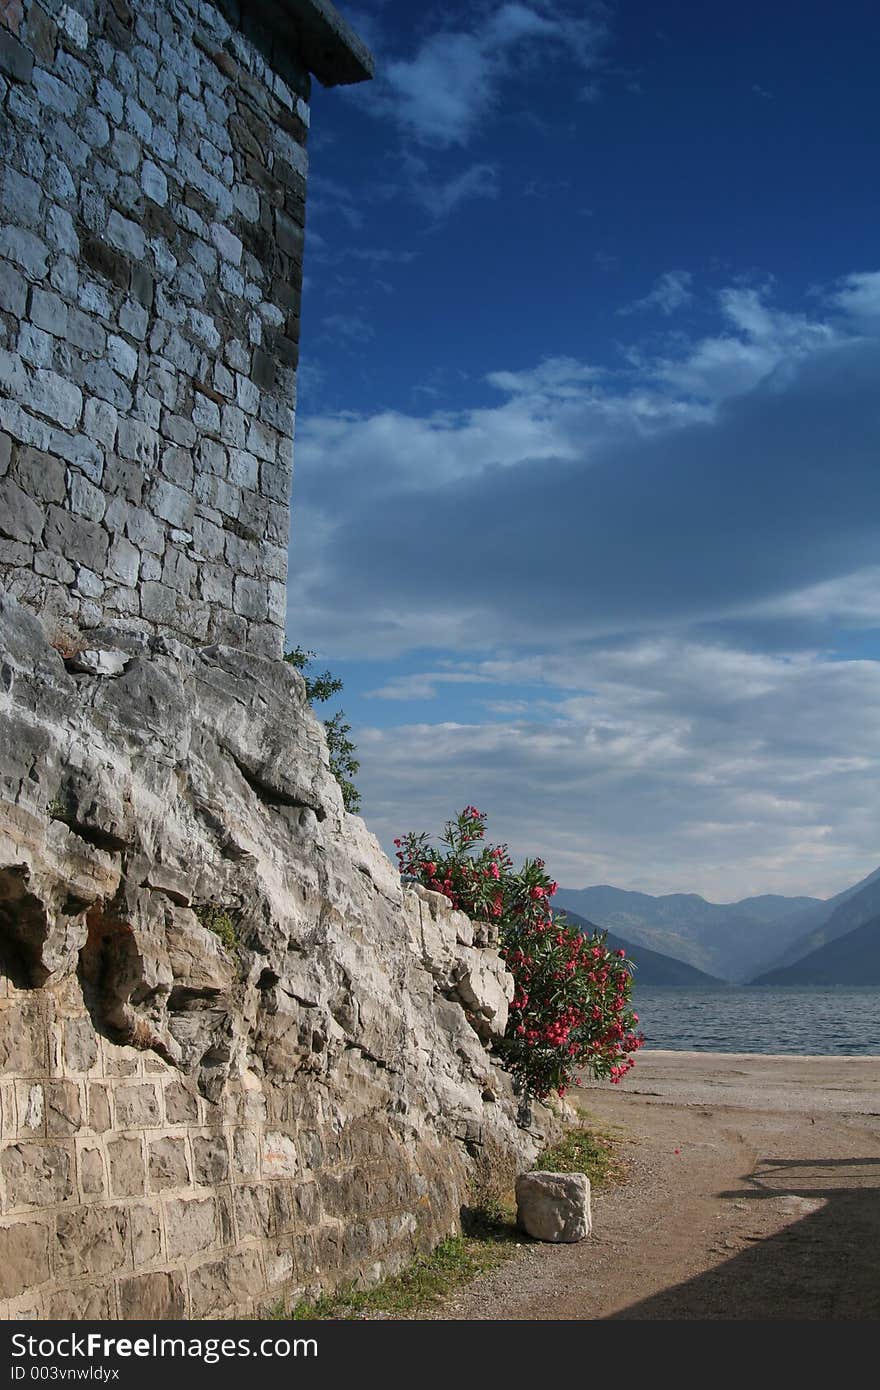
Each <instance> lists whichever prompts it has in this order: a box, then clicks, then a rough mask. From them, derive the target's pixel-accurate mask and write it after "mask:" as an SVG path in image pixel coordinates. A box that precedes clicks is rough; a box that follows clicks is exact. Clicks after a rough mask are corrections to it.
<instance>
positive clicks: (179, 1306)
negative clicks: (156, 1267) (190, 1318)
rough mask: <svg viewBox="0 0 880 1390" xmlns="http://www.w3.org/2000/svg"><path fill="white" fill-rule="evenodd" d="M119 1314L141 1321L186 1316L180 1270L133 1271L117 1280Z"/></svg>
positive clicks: (184, 1295)
mask: <svg viewBox="0 0 880 1390" xmlns="http://www.w3.org/2000/svg"><path fill="white" fill-rule="evenodd" d="M119 1316H120V1317H121V1318H124V1319H127V1320H128V1319H139V1320H141V1321H143V1322H154V1321H162V1320H165V1319H167V1320H169V1321H171V1320H179V1319H182V1318H184V1317H186V1292H185V1289H184V1282H183V1276H182V1275H181V1274H167V1273H161V1272H160V1273H156V1274H136V1275H134V1276H133V1278H130V1279H121V1280H120V1281H119Z"/></svg>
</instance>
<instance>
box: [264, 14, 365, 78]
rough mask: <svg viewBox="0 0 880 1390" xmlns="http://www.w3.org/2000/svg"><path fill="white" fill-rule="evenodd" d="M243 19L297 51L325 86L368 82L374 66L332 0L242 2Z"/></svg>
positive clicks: (281, 43) (284, 45)
mask: <svg viewBox="0 0 880 1390" xmlns="http://www.w3.org/2000/svg"><path fill="white" fill-rule="evenodd" d="M238 8H239V10H240V12H241V16H242V19H243V20H247V19H250V20H253V21H256V23H257V24H259V25H260V27H261V28H263V29H264V30H265V31H266V32H267V33H268V34H270V35H271V37H272V39H273V42H274V43H275V44H277V45H278V46H279V47H280V48H282V49H288V50H289V49H296V50H297V52H298V53H299V55H300V57H301V58H302V59H303V60H304V61H305V63H306V64H307V66H308V68H309V71H310V72H312V73H314V75H315V77H317V79H318V81H319V82H320V83H321V85H322V86H324V87H338V86H342V85H345V84H348V83H352V82H366V81H367V80H368V79H369V78H371V77H372V76H373V73H374V71H375V63H374V60H373V55H372V53H371V52H370V50H369V49H368V48H367V46H366V45H365V44H364V43H362V42H361V40H360V39H359V38H358V36H357V34H355V32H354V30H353V29H351V28H349V26H348V25H347V24H346V22H345V20H344V19H343V18H342V16H341V14H340V13H339V11H338V10H337V9H336V6H335V5H332V4H331V3H330V0H241V3H240V4H239V6H238Z"/></svg>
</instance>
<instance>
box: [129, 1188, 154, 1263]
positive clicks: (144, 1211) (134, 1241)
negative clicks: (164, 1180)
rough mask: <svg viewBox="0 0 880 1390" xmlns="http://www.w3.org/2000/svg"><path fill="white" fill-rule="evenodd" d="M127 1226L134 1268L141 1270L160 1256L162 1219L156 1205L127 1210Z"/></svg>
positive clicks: (135, 1206) (133, 1207)
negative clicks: (129, 1233)
mask: <svg viewBox="0 0 880 1390" xmlns="http://www.w3.org/2000/svg"><path fill="white" fill-rule="evenodd" d="M128 1225H129V1230H130V1232H131V1248H132V1251H133V1253H134V1262H135V1266H136V1267H137V1268H138V1269H143V1267H144V1265H148V1264H151V1263H152V1262H153V1261H154V1260H158V1259H160V1258H161V1255H162V1219H161V1214H160V1211H159V1206H158V1204H156V1205H148V1204H143V1205H140V1204H138V1205H133V1206H130V1207H129V1208H128Z"/></svg>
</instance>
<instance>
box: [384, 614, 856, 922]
mask: <svg viewBox="0 0 880 1390" xmlns="http://www.w3.org/2000/svg"><path fill="white" fill-rule="evenodd" d="M516 667H517V663H516V662H508V663H502V664H501V667H500V668H499V670H498V675H499V677H501V678H502V679H515V678H516V677H517V675H519V676H520V677H524V678H525V679H527V680H528V681H533V680H534V678H535V675H536V664H535V661H534V659H531V660H530V661H528V662H527V663H526V668H525V671H520V672H517V669H516ZM563 668H564V674H565V678H566V682H567V685H568V689H569V693H568V694H567V695H565V696H564V697H563V698H561V699H560V698H559V696H558V693H555V692H554V689H553V681H554V680H555V677H556V675H557V674H558V673H559V672H560V670H562V669H563ZM480 669H481V670H482V671H483V672H484V673H485V670H486V667H485V665H481V667H480ZM545 675H546V678H547V685H546V687H545V689H544V691H543V692H540V691H539V692H536V698H535V700H534V701H533V702H532V704H531V706H530V707H529V708H528V709H527V710H525V711H523V712H522V713H521V714H520V715H519V717H514V718H510V717H501V718H499V719H498V720H497V721H496V722H493V723H487V724H480V725H478V724H463V723H460V722H456V721H451V720H447V721H444V722H440V723H436V724H426V723H423V724H414V725H409V726H405V727H396V728H394V729H393V730H388V729H376V728H363V729H358V730H357V731H356V734H357V739H358V746H359V749H360V753H361V758H362V775H361V779H360V782H361V785H362V787H363V790H364V794H365V804H366V807H367V814H368V818H369V823H370V825H371V828H372V829H374V830H375V831H376V833H378V834H379V835H380V837H382V838H383V839H384V840H385V842H386V843H388V844H390V842H391V840H392V839H393V837H394V836H395V835H399V834H400V833H401V832H402V831H405V830H408V829H423V828H424V829H429V830H431V831H432V832H435V833H436V831H437V830H438V829H439V827H440V826H441V825H442V824H443V822H444V821H445V820H446V819H447V818H448V817H449V816H450V815H451V814H453V813H454V812H455V811H457V810H458V809H459V808H460V807H461V806H463V805H465V804H466V803H467V802H471V801H473V802H475V803H476V804H477V805H478V806H480V807H481V809H484V810H486V811H487V812H489V813H490V822H489V832H490V835H491V837H492V838H493V839H495V840H505V841H508V842H509V843H510V845H511V848H512V850H513V852H514V855H515V857H518V858H523V857H525V856H526V855H527V854H535V853H539V854H542V855H543V856H544V857H545V858H546V859H547V862H548V867H549V869H550V871H551V872H552V873H553V874H554V876H555V877H557V878H559V879H560V881H562V882H564V883H566V884H568V886H570V887H578V886H583V885H585V884H586V883H600V882H611V883H619V884H623V885H625V886H628V887H631V888H641V889H643V890H644V891H649V892H675V891H694V892H703V893H704V894H706V895H708V896H710V897H713V898H715V899H716V900H718V899H721V900H724V899H728V900H730V899H736V898H739V897H743V896H746V895H747V894H750V893H758V892H771V891H772V892H788V893H810V892H813V893H816V894H817V895H820V896H821V895H825V894H830V893H831V892H833V891H837V889H839V888H843V887H845V886H846V885H847V884H848V883H849V882H851V881H855V880H856V879H857V878H858V877H860V876H861V875H862V874H864V873H866V872H868V871H869V870H870V869H872V868H874V867H876V864H877V862H878V860H880V840H878V837H877V831H876V827H877V824H878V813H880V782H878V779H877V778H876V768H877V763H878V759H880V663H878V662H866V661H857V662H843V663H841V662H828V661H826V660H824V659H823V658H822V657H821V656H820V655H819V654H815V653H813V654H809V653H805V654H802V655H800V656H799V657H798V658H797V659H796V660H791V659H790V658H786V657H781V656H780V657H770V656H766V655H756V654H754V653H751V652H747V651H741V650H737V649H734V648H730V647H722V646H718V645H710V644H700V643H697V642H693V641H675V640H672V639H664V640H652V641H649V642H647V643H646V642H641V641H636V642H635V643H633V644H630V645H627V646H626V647H624V648H604V647H601V646H600V647H598V648H594V649H592V650H590V651H587V650H580V651H574V650H570V651H568V652H567V653H565V655H564V657H558V658H555V661H551V662H550V663H549V668H548V669H547V670H546V671H545ZM416 679H417V678H416ZM431 679H432V680H433V679H434V677H433V676H432V677H431ZM519 704H520V707H521V705H522V702H519ZM830 709H833V710H834V712H835V717H834V718H833V719H829V717H828V711H829V710H830ZM401 807H405V808H406V811H405V817H406V820H405V823H404V822H403V820H402V816H403V814H404V813H403V812H402V811H401Z"/></svg>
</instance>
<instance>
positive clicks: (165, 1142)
mask: <svg viewBox="0 0 880 1390" xmlns="http://www.w3.org/2000/svg"><path fill="white" fill-rule="evenodd" d="M148 1148H149V1174H150V1188H151V1190H152V1191H153V1192H162V1191H164V1189H165V1188H166V1187H186V1186H187V1185H188V1183H189V1164H188V1162H187V1157H186V1141H185V1140H184V1139H173V1138H170V1137H166V1138H163V1139H153V1140H151V1141H150V1144H149V1146H148Z"/></svg>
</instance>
